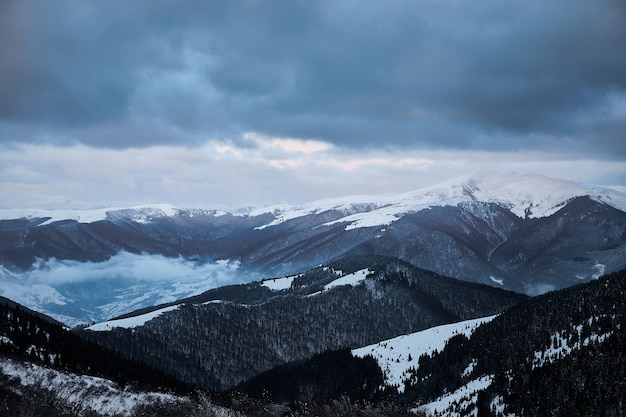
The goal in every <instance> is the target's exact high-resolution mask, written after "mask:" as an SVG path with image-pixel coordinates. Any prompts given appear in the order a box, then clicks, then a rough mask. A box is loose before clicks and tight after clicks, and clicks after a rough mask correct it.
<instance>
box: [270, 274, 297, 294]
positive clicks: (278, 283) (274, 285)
mask: <svg viewBox="0 0 626 417" xmlns="http://www.w3.org/2000/svg"><path fill="white" fill-rule="evenodd" d="M301 276H302V274H298V275H293V276H289V277H284V278H273V279H266V280H264V281H262V282H261V285H262V286H264V287H266V288H269V289H270V290H271V291H283V290H288V289H289V288H291V284H292V283H293V280H294V279H296V278H299V277H301Z"/></svg>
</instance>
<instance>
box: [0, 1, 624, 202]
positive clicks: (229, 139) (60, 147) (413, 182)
mask: <svg viewBox="0 0 626 417" xmlns="http://www.w3.org/2000/svg"><path fill="white" fill-rule="evenodd" d="M624 42H626V2H624V1H623V0H594V1H589V0H524V1H520V0H512V1H501V0H474V1H467V0H466V1H461V0H387V1H384V2H382V1H370V0H361V1H354V0H329V1H325V0H319V1H298V0H277V1H272V0H266V1H261V0H241V1H220V0H215V1H199V0H198V1H194V0H151V1H143V2H129V1H120V0H112V1H107V2H102V1H95V0H81V1H69V0H59V1H54V2H50V1H47V0H3V1H1V2H0V196H1V197H0V208H25V207H32V208H102V207H127V206H133V205H141V204H150V203H169V204H173V205H178V206H181V207H205V208H215V209H227V210H234V209H236V208H240V207H247V206H259V205H265V204H275V203H281V202H288V203H300V202H306V201H311V200H316V199H320V198H330V197H339V196H347V195H356V194H361V195H362V194H368V195H379V194H392V193H400V192H405V191H410V190H415V189H419V188H422V187H425V186H429V185H432V184H435V183H439V182H443V181H446V180H448V179H450V178H453V177H456V176H460V175H464V174H467V173H468V172H474V171H485V170H488V171H500V172H518V173H525V172H537V173H541V174H544V175H548V176H552V177H556V178H563V179H569V180H573V181H577V182H581V183H585V184H596V185H604V186H616V187H618V188H620V189H622V190H626V48H625V47H624Z"/></svg>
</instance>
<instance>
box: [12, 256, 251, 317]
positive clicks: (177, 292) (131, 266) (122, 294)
mask: <svg viewBox="0 0 626 417" xmlns="http://www.w3.org/2000/svg"><path fill="white" fill-rule="evenodd" d="M260 278H261V277H260V276H259V275H258V274H256V273H251V272H245V271H242V270H240V269H239V263H238V262H236V261H235V262H232V261H227V260H223V261H218V262H215V263H207V262H202V261H197V260H190V259H186V258H182V257H178V258H167V257H164V256H161V255H147V254H142V255H136V254H131V253H128V252H120V253H119V254H117V255H115V256H113V257H111V258H110V259H109V260H107V261H105V262H78V261H70V260H58V259H49V260H41V261H39V262H37V263H36V264H35V265H33V267H32V268H31V269H29V270H28V271H26V272H24V273H15V272H12V271H9V270H7V269H5V268H3V267H1V266H0V295H2V296H4V297H7V298H10V299H12V300H14V301H16V302H18V303H20V304H23V305H24V306H26V307H29V308H32V309H33V310H37V311H40V312H42V313H45V314H48V315H50V316H52V317H54V318H55V319H57V320H59V321H61V322H63V323H65V324H67V325H69V326H74V325H77V324H81V323H91V322H94V321H96V322H98V321H103V320H107V319H110V318H112V317H115V316H118V315H120V314H124V313H127V312H130V311H132V310H135V309H138V308H143V307H148V306H152V305H156V304H162V303H167V302H171V301H175V300H177V299H180V298H184V297H188V296H190V295H194V294H199V293H201V292H204V291H207V290H209V289H211V288H216V287H219V286H223V285H229V284H240V283H244V282H250V281H253V280H256V279H260Z"/></svg>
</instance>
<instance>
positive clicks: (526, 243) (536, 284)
mask: <svg viewBox="0 0 626 417" xmlns="http://www.w3.org/2000/svg"><path fill="white" fill-rule="evenodd" d="M625 211H626V196H625V195H624V194H622V193H619V192H617V191H615V190H611V189H602V188H590V187H584V186H581V185H578V184H575V183H572V182H568V181H563V180H556V179H552V178H547V177H544V176H540V175H536V174H526V175H515V174H498V173H477V174H473V175H468V176H465V177H462V178H458V179H456V180H453V181H449V182H447V183H444V184H440V185H438V186H433V187H429V188H426V189H421V190H417V191H413V192H409V193H405V194H401V195H396V196H384V197H367V196H356V197H346V198H341V199H331V200H322V201H317V202H313V203H308V204H302V205H278V206H271V207H265V208H259V209H251V210H247V211H245V212H235V213H228V212H224V211H215V210H203V209H182V208H175V207H172V206H166V205H157V206H145V207H136V208H130V209H99V210H92V211H84V210H83V211H71V210H69V211H68V210H65V211H54V210H53V211H49V210H0V218H2V219H3V220H0V263H1V267H0V294H3V295H5V296H9V297H10V298H12V299H15V300H16V301H19V302H21V303H22V304H24V305H27V306H29V307H32V308H34V309H36V310H38V311H42V312H45V313H47V314H51V315H52V316H53V317H55V318H57V319H58V320H61V321H63V322H65V323H68V324H70V325H75V324H77V323H81V322H83V323H85V322H92V321H102V320H106V319H109V318H111V317H114V316H117V315H120V314H123V313H125V312H128V311H132V310H134V309H139V308H143V307H148V306H151V305H155V304H161V303H166V302H171V301H174V300H176V299H180V298H184V297H187V296H191V295H194V294H199V293H201V292H203V291H206V290H208V289H211V288H215V287H218V286H221V285H226V284H230V283H245V282H250V281H254V280H257V281H258V280H260V279H263V278H266V277H280V276H284V275H290V274H298V273H301V272H303V271H306V270H308V269H309V268H312V267H315V266H316V265H320V264H326V263H328V262H332V261H333V260H338V259H342V258H344V257H354V256H372V255H380V256H391V257H397V258H399V259H402V260H404V261H407V262H409V263H411V264H412V265H414V266H416V267H419V268H423V269H427V270H430V271H434V272H436V273H438V274H440V275H444V276H449V277H454V278H457V279H461V280H465V281H470V282H477V283H482V284H487V285H492V286H495V287H499V288H502V289H507V290H512V291H516V292H521V293H525V294H528V295H535V294H540V293H545V292H547V291H550V290H553V289H558V288H564V287H567V286H571V285H575V284H577V283H581V282H587V281H589V280H592V279H595V278H597V277H599V276H600V275H602V274H603V273H609V272H613V271H617V270H620V269H622V268H624V267H626V213H625ZM94 285H95V286H97V288H99V291H97V292H94V291H92V290H91V289H92V288H93V286H94Z"/></svg>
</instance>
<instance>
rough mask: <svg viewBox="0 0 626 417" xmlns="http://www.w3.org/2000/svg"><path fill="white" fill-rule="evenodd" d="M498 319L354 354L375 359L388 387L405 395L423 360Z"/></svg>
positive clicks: (405, 338) (442, 328) (456, 325)
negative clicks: (455, 338)
mask: <svg viewBox="0 0 626 417" xmlns="http://www.w3.org/2000/svg"><path fill="white" fill-rule="evenodd" d="M495 317H496V316H489V317H483V318H479V319H473V320H465V321H461V322H458V323H453V324H444V325H442V326H436V327H432V328H430V329H426V330H422V331H421V332H416V333H411V334H408V335H404V336H398V337H395V338H393V339H389V340H383V341H382V342H378V343H376V344H374V345H370V346H365V347H362V348H358V349H354V350H353V351H352V354H353V355H354V356H357V357H361V358H362V357H364V356H367V355H371V356H373V357H374V359H376V361H377V362H378V365H379V366H380V369H382V370H383V374H384V376H385V383H386V384H387V385H391V386H396V387H398V392H403V391H404V380H405V377H406V376H407V373H408V371H409V369H411V368H415V369H417V368H418V360H419V357H420V356H422V355H432V354H433V352H435V351H441V350H442V349H443V348H444V346H445V345H446V343H447V342H448V340H450V338H451V337H452V336H455V335H458V334H462V335H465V336H467V337H469V336H470V335H471V334H472V333H473V332H474V330H476V328H477V327H478V326H480V325H481V324H483V323H488V322H490V321H491V320H493V319H494V318H495Z"/></svg>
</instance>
